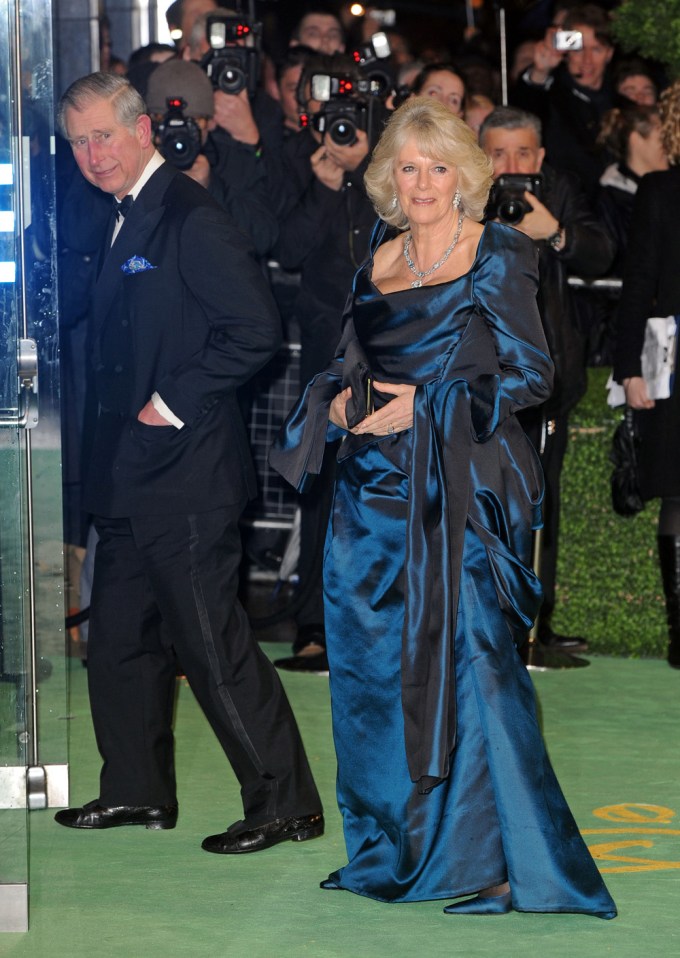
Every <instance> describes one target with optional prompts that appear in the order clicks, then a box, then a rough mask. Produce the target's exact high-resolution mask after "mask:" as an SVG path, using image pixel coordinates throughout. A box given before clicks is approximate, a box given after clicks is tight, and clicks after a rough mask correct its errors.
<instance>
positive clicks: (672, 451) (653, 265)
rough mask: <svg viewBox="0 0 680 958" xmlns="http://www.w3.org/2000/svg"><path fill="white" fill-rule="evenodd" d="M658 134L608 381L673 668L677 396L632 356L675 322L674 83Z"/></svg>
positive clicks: (679, 193) (678, 90) (678, 290)
mask: <svg viewBox="0 0 680 958" xmlns="http://www.w3.org/2000/svg"><path fill="white" fill-rule="evenodd" d="M661 135H662V140H663V144H664V147H665V149H666V152H667V154H668V157H669V160H670V163H671V168H670V169H669V170H666V171H664V172H659V173H649V174H648V175H647V176H645V177H643V178H642V180H641V181H640V185H639V187H638V191H637V194H636V197H635V205H634V208H633V215H632V219H631V227H630V233H629V237H628V253H627V257H626V264H625V268H624V274H623V290H622V294H621V307H620V311H619V324H618V333H617V341H616V349H615V356H614V378H615V379H616V380H617V382H620V383H622V385H623V387H624V389H625V391H626V402H627V403H628V405H629V406H632V408H633V409H634V410H636V417H635V418H636V420H637V426H638V431H639V434H640V439H641V444H640V450H639V455H638V463H639V472H640V486H641V492H642V497H643V499H645V500H648V499H657V498H658V499H661V512H660V516H659V532H658V547H659V561H660V563H661V575H662V579H663V587H664V594H665V597H666V612H667V617H668V629H669V646H668V662H669V664H670V665H671V666H673V668H676V669H677V668H680V445H679V444H678V438H679V437H680V389H678V386H677V382H676V383H675V385H674V387H673V389H672V392H671V396H670V398H669V399H661V400H656V401H654V400H652V399H650V398H649V395H648V392H647V386H646V383H645V381H644V379H643V378H642V375H641V362H640V353H641V351H642V344H643V341H644V335H645V324H646V322H647V319H648V318H649V317H650V316H672V315H674V316H676V318H677V316H678V315H680V269H679V268H678V264H679V263H680V169H679V168H678V164H679V163H680V81H676V82H675V83H674V84H673V85H672V86H671V87H669V88H668V90H666V92H665V93H664V94H663V95H662V97H661Z"/></svg>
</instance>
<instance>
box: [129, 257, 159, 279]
mask: <svg viewBox="0 0 680 958" xmlns="http://www.w3.org/2000/svg"><path fill="white" fill-rule="evenodd" d="M157 268H158V267H156V266H153V265H152V264H151V263H150V262H149V261H148V259H144V257H143V256H131V257H130V259H129V260H128V261H127V262H126V263H123V265H122V266H121V269H122V270H123V272H124V273H127V275H128V276H130V275H132V273H143V272H144V271H145V270H147V269H157Z"/></svg>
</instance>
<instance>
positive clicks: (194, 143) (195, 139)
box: [146, 60, 278, 256]
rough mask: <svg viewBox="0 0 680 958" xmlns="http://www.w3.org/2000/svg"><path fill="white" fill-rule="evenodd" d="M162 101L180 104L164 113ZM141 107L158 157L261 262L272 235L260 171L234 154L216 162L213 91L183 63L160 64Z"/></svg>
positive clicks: (196, 71) (205, 79)
mask: <svg viewBox="0 0 680 958" xmlns="http://www.w3.org/2000/svg"><path fill="white" fill-rule="evenodd" d="M168 100H171V101H172V100H179V101H180V104H179V105H178V106H175V107H174V108H170V107H169V104H168ZM146 103H147V107H148V109H149V113H150V114H151V117H152V121H153V127H154V135H155V139H156V144H157V146H158V149H159V150H160V152H161V153H162V154H163V155H164V156H165V158H166V159H167V160H169V161H170V162H171V163H173V165H175V166H177V167H179V169H182V170H183V171H184V172H185V173H186V174H187V176H189V177H191V179H192V180H195V181H196V182H197V183H199V184H200V185H201V186H203V187H204V188H205V189H207V190H208V192H209V193H210V195H211V196H212V197H213V199H214V200H216V201H217V202H218V203H219V204H220V206H222V207H223V208H224V209H225V210H226V211H227V213H229V215H230V216H231V218H232V220H233V221H234V223H235V224H236V225H237V226H238V227H239V228H240V229H241V230H243V232H244V233H247V234H248V236H249V237H250V239H251V240H252V242H253V245H254V247H255V250H256V252H257V254H258V255H259V256H265V255H266V253H267V252H268V250H269V249H270V248H271V246H272V245H273V243H274V242H275V240H276V236H277V233H278V227H277V223H276V219H275V217H274V215H273V214H272V212H271V209H270V207H271V204H270V202H269V194H268V189H267V180H266V175H265V171H264V168H263V167H262V166H261V165H258V163H257V162H256V161H255V160H254V159H253V158H252V157H250V156H249V155H247V154H244V155H243V156H241V157H239V156H238V155H237V153H236V150H235V149H234V150H233V151H232V154H231V162H230V163H229V165H228V166H225V158H226V155H225V156H224V157H223V158H222V160H221V161H220V160H219V159H217V160H216V155H215V151H214V150H211V149H210V142H209V136H210V131H211V130H212V129H213V128H214V125H215V124H214V120H213V111H214V100H213V89H212V85H211V83H210V80H209V79H208V77H207V76H206V74H205V73H204V72H203V70H201V69H200V67H199V66H198V65H197V64H195V63H190V62H186V61H184V60H168V61H167V62H166V63H162V64H161V65H160V66H158V67H157V68H156V69H155V70H154V72H153V73H152V74H151V77H150V78H149V86H148V90H147V95H146ZM211 161H213V162H211ZM215 161H216V162H217V166H216V165H215ZM225 171H227V172H228V175H225Z"/></svg>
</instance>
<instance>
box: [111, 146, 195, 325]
mask: <svg viewBox="0 0 680 958" xmlns="http://www.w3.org/2000/svg"><path fill="white" fill-rule="evenodd" d="M177 175H183V174H178V172H177V170H175V169H174V167H172V166H170V164H169V163H164V164H163V166H161V167H160V168H159V169H158V170H157V171H156V172H155V173H154V174H153V176H152V177H151V179H150V180H149V182H148V183H146V185H145V186H144V188H143V189H142V191H141V193H140V194H139V196H138V197H137V199H136V200H135V202H134V203H133V205H132V207H131V209H130V212H129V213H128V215H127V216H126V217H125V222H124V223H123V225H122V227H121V229H120V232H119V233H118V236H117V237H116V241H115V243H114V244H113V246H112V247H111V248H110V249H109V250H108V251H107V252H106V253H105V256H104V262H103V264H102V269H101V272H100V274H99V278H98V280H97V283H96V284H95V288H94V297H93V317H94V324H95V330H94V332H95V335H96V334H97V332H98V330H99V329H100V328H101V325H102V323H103V322H104V320H105V319H106V316H107V313H108V312H109V309H110V308H111V306H112V304H113V303H114V302H115V299H116V296H117V294H118V289H119V286H120V283H121V282H122V280H123V276H124V275H125V274H124V273H123V271H122V269H121V267H122V266H123V264H124V263H126V262H127V261H128V260H129V259H130V257H132V256H138V255H143V254H144V251H145V245H146V242H147V239H148V237H149V236H150V235H151V233H152V232H153V230H154V229H155V228H156V226H157V225H158V223H159V222H160V220H161V218H162V216H163V213H164V212H165V207H164V206H163V197H164V195H165V192H166V190H167V188H168V185H169V184H170V182H171V181H172V179H173V178H174V177H175V176H177Z"/></svg>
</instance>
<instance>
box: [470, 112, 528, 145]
mask: <svg viewBox="0 0 680 958" xmlns="http://www.w3.org/2000/svg"><path fill="white" fill-rule="evenodd" d="M527 127H529V129H531V130H533V131H534V133H535V134H536V138H537V140H538V145H539V146H541V144H542V139H543V130H542V127H541V121H540V120H539V118H538V117H537V116H536V114H535V113H529V112H528V111H527V110H519V109H517V107H514V106H497V107H496V108H495V109H494V110H492V111H491V113H489V115H488V116H487V117H486V119H485V120H484V122H483V123H482V125H481V126H480V128H479V145H480V146H481V147H483V146H484V137H485V135H486V133H487V131H488V130H524V129H526V128H527Z"/></svg>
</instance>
